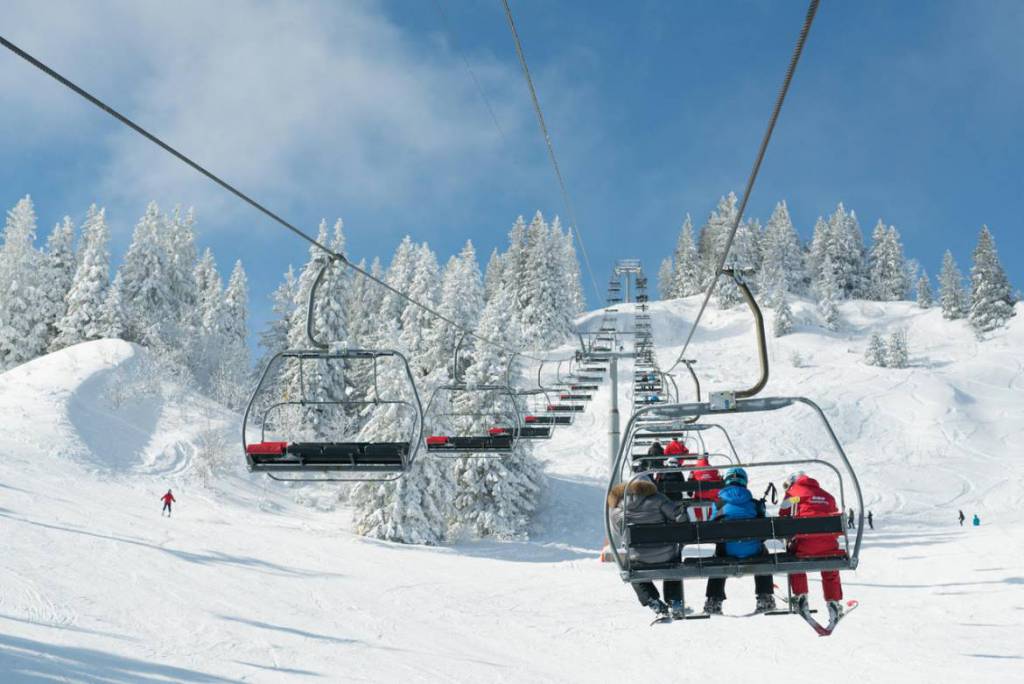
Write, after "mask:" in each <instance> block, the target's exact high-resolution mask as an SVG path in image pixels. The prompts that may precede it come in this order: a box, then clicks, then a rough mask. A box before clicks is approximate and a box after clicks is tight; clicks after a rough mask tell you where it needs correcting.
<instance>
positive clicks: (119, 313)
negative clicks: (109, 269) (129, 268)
mask: <svg viewBox="0 0 1024 684" xmlns="http://www.w3.org/2000/svg"><path fill="white" fill-rule="evenodd" d="M122 290H123V288H122V286H121V274H120V273H118V274H117V275H115V276H114V280H113V282H112V283H110V287H108V288H107V296H106V298H105V299H104V300H103V313H102V315H101V316H100V330H101V333H102V336H103V337H109V338H112V339H124V338H126V337H127V335H126V332H125V331H126V330H127V324H126V323H125V318H124V302H123V301H122V300H121V292H122Z"/></svg>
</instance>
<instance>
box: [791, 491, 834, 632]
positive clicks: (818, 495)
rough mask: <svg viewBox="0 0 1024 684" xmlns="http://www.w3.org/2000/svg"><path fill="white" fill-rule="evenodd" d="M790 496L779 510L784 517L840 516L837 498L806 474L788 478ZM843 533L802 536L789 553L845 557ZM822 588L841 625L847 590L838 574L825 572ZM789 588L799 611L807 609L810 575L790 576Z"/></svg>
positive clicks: (822, 577) (830, 616)
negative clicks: (841, 545)
mask: <svg viewBox="0 0 1024 684" xmlns="http://www.w3.org/2000/svg"><path fill="white" fill-rule="evenodd" d="M783 486H784V488H785V490H786V493H785V496H784V497H783V501H782V505H781V506H780V507H779V515H780V516H792V517H794V518H817V517H822V516H827V515H839V509H838V508H837V507H836V500H835V498H834V497H833V496H832V495H831V494H829V493H828V492H826V491H825V490H824V489H822V488H821V485H819V484H818V481H817V480H815V479H814V478H812V477H809V476H808V475H806V474H805V473H803V472H796V473H793V474H792V475H790V476H789V477H787V478H786V481H785V484H784V485H783ZM838 539H839V533H838V532H826V533H822V534H798V535H796V536H795V537H793V538H792V539H791V540H790V541H789V547H788V551H789V552H790V553H792V554H793V555H795V556H796V557H797V558H826V557H834V556H839V555H842V554H843V552H842V551H841V550H840V548H839V542H838ZM821 586H822V589H823V590H824V593H825V601H826V602H827V603H828V613H829V618H830V619H831V621H833V622H834V621H837V620H838V619H839V618H840V617H842V614H843V604H842V600H843V586H842V584H841V582H840V580H839V571H838V570H822V571H821ZM789 588H790V591H792V592H793V601H794V602H795V603H796V606H797V608H798V610H801V611H802V610H804V609H805V608H806V606H807V591H808V589H807V573H804V572H796V573H793V574H792V575H790V576H789Z"/></svg>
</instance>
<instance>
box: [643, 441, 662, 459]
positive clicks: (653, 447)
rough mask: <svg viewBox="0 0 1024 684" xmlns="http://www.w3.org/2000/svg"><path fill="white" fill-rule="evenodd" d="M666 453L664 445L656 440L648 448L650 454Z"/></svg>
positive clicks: (660, 454)
mask: <svg viewBox="0 0 1024 684" xmlns="http://www.w3.org/2000/svg"><path fill="white" fill-rule="evenodd" d="M664 453H665V449H664V447H662V446H661V445H660V444H658V443H657V442H655V443H654V444H652V445H651V446H649V447H648V448H647V455H648V456H662V455H663V454H664Z"/></svg>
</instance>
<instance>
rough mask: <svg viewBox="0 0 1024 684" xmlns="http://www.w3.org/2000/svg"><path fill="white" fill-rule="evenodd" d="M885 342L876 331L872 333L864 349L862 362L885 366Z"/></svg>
mask: <svg viewBox="0 0 1024 684" xmlns="http://www.w3.org/2000/svg"><path fill="white" fill-rule="evenodd" d="M887 353H888V352H887V350H886V345H885V342H884V341H883V340H882V336H881V335H879V334H878V333H873V334H872V335H871V339H870V340H869V341H868V347H867V349H866V350H865V351H864V363H866V364H868V365H869V366H885V365H886V355H887Z"/></svg>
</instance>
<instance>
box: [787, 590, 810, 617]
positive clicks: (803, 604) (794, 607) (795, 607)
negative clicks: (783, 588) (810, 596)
mask: <svg viewBox="0 0 1024 684" xmlns="http://www.w3.org/2000/svg"><path fill="white" fill-rule="evenodd" d="M808 610H810V605H809V604H808V603H807V594H793V595H792V596H790V597H789V612H791V613H799V614H801V615H802V614H803V613H804V612H806V611H808Z"/></svg>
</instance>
